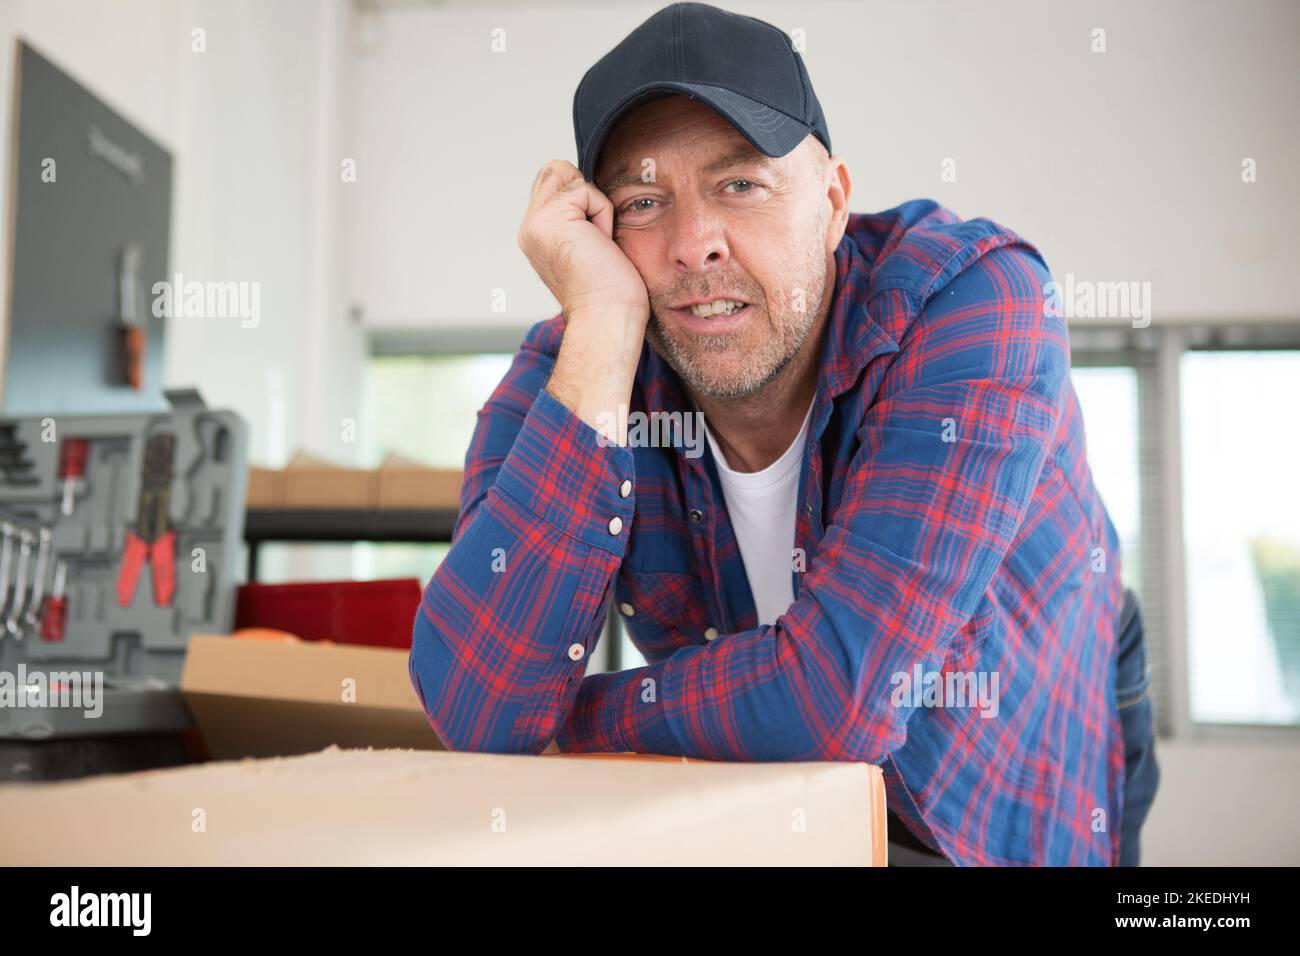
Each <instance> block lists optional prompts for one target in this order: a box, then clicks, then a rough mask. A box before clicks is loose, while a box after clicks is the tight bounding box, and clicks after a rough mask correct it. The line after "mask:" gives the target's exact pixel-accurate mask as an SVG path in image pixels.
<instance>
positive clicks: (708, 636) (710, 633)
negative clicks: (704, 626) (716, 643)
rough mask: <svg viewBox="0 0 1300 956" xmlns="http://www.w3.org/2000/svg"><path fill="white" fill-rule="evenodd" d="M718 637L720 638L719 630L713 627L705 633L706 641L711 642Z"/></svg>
mask: <svg viewBox="0 0 1300 956" xmlns="http://www.w3.org/2000/svg"><path fill="white" fill-rule="evenodd" d="M717 636H718V629H717V628H716V627H711V628H709V629H708V630H706V631H705V632H704V639H705V640H706V641H711V640H713V639H714V638H715V637H717Z"/></svg>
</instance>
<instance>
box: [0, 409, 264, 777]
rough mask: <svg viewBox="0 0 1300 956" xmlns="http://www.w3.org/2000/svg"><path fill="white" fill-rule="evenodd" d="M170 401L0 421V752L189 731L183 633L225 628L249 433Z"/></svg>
mask: <svg viewBox="0 0 1300 956" xmlns="http://www.w3.org/2000/svg"><path fill="white" fill-rule="evenodd" d="M166 395H167V399H168V402H169V403H170V406H171V407H170V408H169V409H167V410H164V411H159V412H156V413H136V414H129V415H63V414H59V415H49V416H44V417H39V416H33V417H24V418H7V419H0V533H2V537H0V748H3V746H4V744H5V743H6V742H9V743H10V744H12V743H13V742H14V741H36V740H49V739H51V738H84V737H103V736H114V735H126V734H159V733H180V732H183V731H185V730H186V729H187V728H189V727H190V726H191V720H190V716H189V713H188V711H187V710H186V707H185V703H184V700H183V698H182V696H181V694H180V690H179V684H180V675H181V671H182V668H183V666H184V663H185V651H186V648H187V645H188V643H189V639H190V635H191V634H194V633H207V634H214V633H215V634H220V633H226V632H229V631H230V629H231V625H232V623H233V616H234V610H235V590H236V581H235V573H236V567H237V562H238V561H239V558H240V554H239V551H240V547H241V544H242V539H243V524H244V496H245V490H246V484H247V444H248V430H247V426H246V424H245V423H244V421H243V420H242V419H241V418H240V417H239V416H238V415H236V414H235V413H234V412H230V411H213V410H211V409H208V408H207V407H206V406H205V405H204V403H203V401H202V399H201V398H200V397H199V395H198V393H197V392H196V391H194V390H192V389H183V390H172V391H168V392H167V393H166ZM32 675H39V676H37V677H33V676H32ZM101 684H102V686H101ZM92 698H93V699H92ZM38 776H39V775H38Z"/></svg>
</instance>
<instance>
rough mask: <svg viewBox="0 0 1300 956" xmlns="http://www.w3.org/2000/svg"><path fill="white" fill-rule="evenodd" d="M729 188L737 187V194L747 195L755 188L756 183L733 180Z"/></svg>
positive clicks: (745, 180) (747, 180)
mask: <svg viewBox="0 0 1300 956" xmlns="http://www.w3.org/2000/svg"><path fill="white" fill-rule="evenodd" d="M727 186H728V187H731V186H735V187H737V189H736V191H737V192H742V193H747V192H749V191H750V189H752V188H753V186H754V182H753V181H752V180H749V179H733V180H732V181H731V182H729V183H727Z"/></svg>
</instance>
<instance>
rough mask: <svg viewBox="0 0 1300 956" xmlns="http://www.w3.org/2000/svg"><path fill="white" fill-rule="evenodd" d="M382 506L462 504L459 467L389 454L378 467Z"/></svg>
mask: <svg viewBox="0 0 1300 956" xmlns="http://www.w3.org/2000/svg"><path fill="white" fill-rule="evenodd" d="M378 479H379V507H380V508H429V509H434V508H448V509H450V510H452V511H456V510H458V509H459V508H460V486H461V483H462V482H463V480H464V472H462V471H460V470H459V469H450V468H430V467H428V466H427V465H422V464H420V463H419V462H417V461H411V460H410V459H409V458H403V457H402V456H401V455H389V456H388V457H387V458H385V459H384V462H383V464H382V465H380V466H379V469H378Z"/></svg>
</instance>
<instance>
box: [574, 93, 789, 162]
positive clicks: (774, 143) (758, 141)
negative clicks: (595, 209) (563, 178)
mask: <svg viewBox="0 0 1300 956" xmlns="http://www.w3.org/2000/svg"><path fill="white" fill-rule="evenodd" d="M673 95H681V96H689V97H690V98H691V99H695V100H699V101H700V102H701V103H704V104H705V105H707V106H710V107H712V108H713V109H714V110H716V111H717V112H718V113H720V114H721V115H722V117H723V118H724V119H726V120H727V122H729V123H730V124H731V125H732V126H734V127H735V128H736V129H737V131H738V132H739V133H740V135H742V136H744V137H745V139H747V140H749V142H750V143H752V144H753V145H754V148H755V149H757V150H758V151H759V152H761V153H763V154H764V155H767V156H784V155H785V154H786V153H788V152H790V151H791V150H792V149H794V148H795V147H796V146H798V145H799V144H800V143H802V142H803V141H804V139H805V138H807V136H808V134H809V133H811V132H813V130H812V127H810V126H808V125H807V124H806V123H803V122H800V121H799V120H797V119H795V118H794V117H793V116H790V115H789V114H788V113H782V112H781V111H780V110H776V109H773V108H772V107H770V106H766V105H764V104H763V103H759V102H758V101H757V100H752V99H750V98H749V97H748V96H743V95H741V94H740V93H736V92H734V91H733V90H728V89H725V88H723V87H721V86H709V85H707V84H704V83H678V82H672V81H665V82H661V83H653V84H649V85H646V86H642V87H639V88H638V89H636V90H634V91H633V92H632V93H630V94H629V95H628V96H627V97H626V98H624V100H623V102H621V103H619V104H618V105H617V106H615V107H614V108H613V109H612V110H610V111H609V112H608V113H607V114H606V115H605V118H604V119H602V120H601V121H600V125H598V126H597V127H596V130H595V132H594V133H593V134H592V135H591V137H590V138H589V139H588V140H587V149H586V152H585V154H584V155H583V156H580V157H579V160H580V164H579V169H581V170H582V176H583V178H584V179H586V180H588V181H590V180H591V178H592V176H594V175H595V172H596V169H595V167H596V160H597V159H599V157H600V151H601V149H602V148H603V147H604V145H605V140H606V139H607V138H608V137H609V134H610V131H612V130H613V128H614V126H615V124H617V123H618V121H619V120H620V119H621V118H622V117H623V116H624V115H625V114H626V113H627V112H628V111H629V110H632V109H634V108H635V107H638V106H641V105H643V104H645V103H648V102H650V101H651V100H657V99H662V98H663V97H665V96H673Z"/></svg>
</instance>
